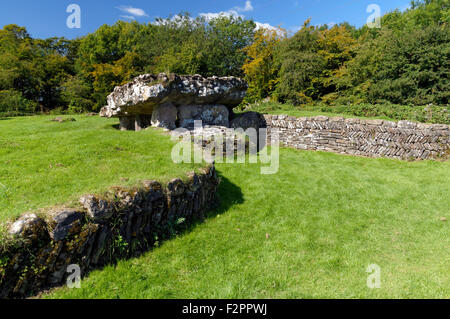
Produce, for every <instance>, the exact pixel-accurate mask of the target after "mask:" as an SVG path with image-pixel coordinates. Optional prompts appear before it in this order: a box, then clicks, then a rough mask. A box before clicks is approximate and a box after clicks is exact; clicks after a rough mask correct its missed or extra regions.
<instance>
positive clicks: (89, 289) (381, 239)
mask: <svg viewBox="0 0 450 319" xmlns="http://www.w3.org/2000/svg"><path fill="white" fill-rule="evenodd" d="M280 157H281V158H280V161H281V163H280V170H279V172H278V174H276V175H260V170H259V165H257V164H252V165H250V164H246V165H243V164H218V165H217V168H218V170H219V171H220V173H221V175H222V178H223V181H222V184H221V186H220V196H221V198H222V206H221V207H220V208H219V209H217V210H216V211H214V212H211V214H210V216H209V218H208V219H207V220H206V221H205V222H204V223H202V224H199V225H197V226H195V227H193V228H192V229H191V230H190V231H189V232H187V233H185V234H183V235H180V236H178V237H177V238H175V239H173V240H171V241H168V242H166V243H164V244H163V245H162V246H161V247H159V248H156V249H154V250H153V251H152V252H149V253H147V254H146V255H144V256H142V257H140V258H137V259H132V260H128V261H121V262H119V263H118V264H117V265H116V266H109V267H106V268H105V269H103V270H100V271H95V272H93V273H91V274H90V275H89V276H88V277H87V278H86V279H84V280H83V281H82V283H81V286H82V288H81V289H67V288H61V289H57V290H55V291H53V292H52V293H50V294H48V295H46V296H44V297H46V298H449V297H450V276H449V272H448V271H449V266H450V254H449V251H450V250H449V248H450V229H449V224H448V221H443V220H441V219H442V217H446V218H447V219H448V218H450V196H449V195H450V183H449V182H450V164H449V163H448V162H433V161H424V162H403V161H398V160H390V159H368V158H359V157H351V156H344V155H336V154H331V153H321V152H308V151H298V150H293V149H282V150H281V153H280ZM370 264H377V265H379V266H380V267H381V288H380V289H369V288H368V287H367V285H366V281H367V277H368V275H369V274H368V273H366V269H367V267H368V265H370Z"/></svg>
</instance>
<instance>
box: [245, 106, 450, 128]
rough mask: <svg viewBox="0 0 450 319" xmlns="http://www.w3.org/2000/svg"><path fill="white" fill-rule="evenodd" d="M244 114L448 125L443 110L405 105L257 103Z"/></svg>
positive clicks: (449, 119) (436, 107)
mask: <svg viewBox="0 0 450 319" xmlns="http://www.w3.org/2000/svg"><path fill="white" fill-rule="evenodd" d="M246 111H254V112H259V113H266V114H274V115H281V114H283V115H289V116H295V117H313V116H319V115H323V116H329V117H344V118H361V119H381V120H387V121H400V120H409V121H412V122H423V123H434V124H437V123H439V124H450V115H449V111H448V109H447V108H444V107H438V106H427V107H421V106H407V105H391V104H386V105H380V104H377V105H374V104H358V105H335V106H331V105H327V104H323V103H321V104H320V103H319V104H313V105H304V106H294V105H292V104H289V103H285V104H283V103H277V102H271V101H269V102H259V103H255V104H251V105H248V106H247V108H246Z"/></svg>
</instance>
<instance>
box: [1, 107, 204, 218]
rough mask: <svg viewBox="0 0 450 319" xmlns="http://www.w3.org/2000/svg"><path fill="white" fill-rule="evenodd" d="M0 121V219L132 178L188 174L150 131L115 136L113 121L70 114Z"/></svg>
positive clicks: (167, 144)
mask: <svg viewBox="0 0 450 319" xmlns="http://www.w3.org/2000/svg"><path fill="white" fill-rule="evenodd" d="M52 118H54V116H34V117H22V118H11V119H0V131H1V133H0V220H1V221H4V220H8V219H10V218H13V217H16V216H18V215H20V214H21V213H23V212H25V211H29V210H35V209H39V208H44V207H48V206H53V205H57V204H65V203H68V202H71V201H76V200H77V199H78V198H79V196H80V195H83V194H86V193H92V192H94V193H95V192H103V191H104V190H106V189H107V188H108V187H110V186H113V185H123V186H127V185H134V184H136V183H137V181H138V180H143V179H158V180H160V181H166V180H168V179H170V178H173V177H178V176H182V175H184V173H186V172H188V171H189V170H193V169H194V168H195V167H196V166H194V165H189V164H186V165H176V164H174V163H173V162H172V160H171V157H170V153H171V145H173V144H172V142H171V141H170V137H169V136H168V135H162V134H159V133H155V132H150V131H141V132H120V131H118V130H117V129H115V128H114V125H117V124H118V122H119V121H118V119H110V120H108V119H104V118H100V117H87V116H84V115H81V116H75V119H76V122H66V123H58V122H51V121H50V120H51V119H52Z"/></svg>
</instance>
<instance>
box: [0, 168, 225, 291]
mask: <svg viewBox="0 0 450 319" xmlns="http://www.w3.org/2000/svg"><path fill="white" fill-rule="evenodd" d="M218 184H219V178H218V176H217V172H216V170H215V168H214V166H213V165H211V166H208V167H207V168H204V169H202V170H201V171H200V173H199V174H196V173H194V172H192V173H189V174H188V176H187V181H182V180H181V179H174V180H172V181H170V182H169V183H168V184H167V186H163V185H161V184H160V183H159V182H157V181H146V182H144V183H143V184H142V185H141V186H139V187H136V188H132V189H122V188H114V189H111V190H110V191H109V192H108V193H106V194H105V195H104V196H101V197H99V196H94V195H88V196H84V197H82V198H81V199H80V204H79V207H78V208H70V209H65V208H63V209H57V210H54V211H53V212H46V213H45V214H43V215H42V216H41V215H39V216H37V215H36V214H26V215H23V216H22V217H21V218H19V219H18V220H17V221H16V222H15V223H13V224H12V225H11V226H10V227H9V232H10V234H11V235H12V236H13V239H10V242H9V244H8V245H3V246H2V247H1V248H0V298H16V297H19V298H20V297H26V296H27V295H32V294H36V293H37V292H39V291H41V290H43V289H47V288H50V287H54V286H60V285H63V284H65V283H66V280H67V277H68V276H69V275H70V273H69V272H68V267H69V266H70V265H78V266H79V267H80V270H81V275H83V276H84V275H85V274H86V273H88V272H89V271H90V270H92V269H96V268H99V267H102V266H104V265H107V264H110V263H114V262H115V261H117V260H118V259H121V258H130V257H135V256H139V255H140V254H142V253H144V252H146V251H148V250H149V249H151V248H152V247H154V246H155V244H157V243H159V242H161V241H162V240H164V239H167V238H170V237H171V236H172V235H173V234H175V233H176V232H177V231H179V230H181V229H184V228H185V227H187V226H188V225H189V224H190V223H192V222H193V221H195V220H199V219H201V218H203V217H204V214H205V212H206V211H207V210H208V209H209V208H211V207H212V206H214V205H216V204H217V198H216V191H217V187H218Z"/></svg>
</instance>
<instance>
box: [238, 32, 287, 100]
mask: <svg viewBox="0 0 450 319" xmlns="http://www.w3.org/2000/svg"><path fill="white" fill-rule="evenodd" d="M286 35H287V33H286V31H285V30H282V29H274V30H268V29H259V30H258V31H256V33H255V36H254V40H253V43H252V44H251V45H249V46H247V47H245V48H244V49H243V51H244V52H245V53H246V55H247V59H246V60H245V64H244V65H243V67H242V70H243V71H244V73H245V79H246V80H247V82H248V84H249V89H248V90H247V96H246V99H245V101H246V102H254V101H256V100H260V99H264V98H266V97H268V96H270V95H271V94H272V93H273V91H274V90H275V88H276V86H277V84H278V82H279V81H280V79H279V61H277V60H276V55H275V50H276V48H277V46H278V45H279V43H280V42H281V41H282V40H283V39H284V38H286Z"/></svg>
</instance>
